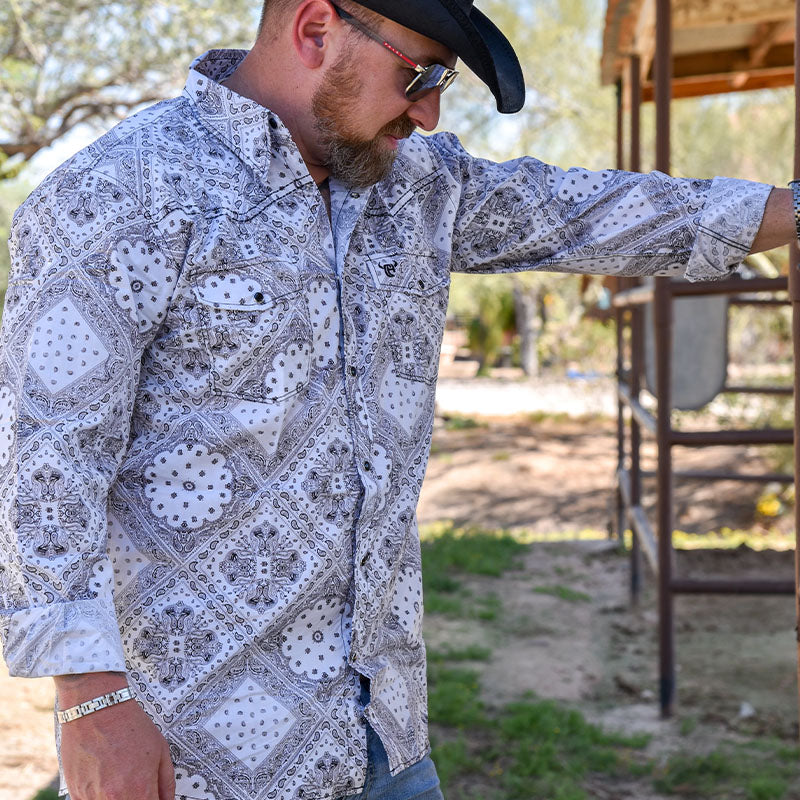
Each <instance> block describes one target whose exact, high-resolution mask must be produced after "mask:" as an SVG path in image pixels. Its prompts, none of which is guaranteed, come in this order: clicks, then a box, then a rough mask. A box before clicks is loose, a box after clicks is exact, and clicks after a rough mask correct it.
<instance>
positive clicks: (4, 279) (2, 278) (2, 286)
mask: <svg viewBox="0 0 800 800" xmlns="http://www.w3.org/2000/svg"><path fill="white" fill-rule="evenodd" d="M29 191H30V187H29V186H28V184H27V183H24V182H22V181H19V180H14V181H11V180H9V181H5V182H4V183H3V189H2V191H0V310H1V309H2V307H3V299H4V298H5V294H6V287H7V286H8V270H9V268H10V256H9V253H8V244H7V240H8V234H9V230H10V228H11V217H12V216H13V214H14V210H15V209H16V208H17V206H18V205H19V204H20V203H21V202H22V201H23V200H24V199H25V197H26V196H27V195H28V192H29ZM0 313H1V312H0Z"/></svg>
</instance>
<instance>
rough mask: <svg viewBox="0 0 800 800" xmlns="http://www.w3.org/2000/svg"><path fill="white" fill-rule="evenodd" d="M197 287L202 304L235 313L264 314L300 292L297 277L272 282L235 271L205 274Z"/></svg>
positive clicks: (276, 277)
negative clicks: (286, 298) (252, 312)
mask: <svg viewBox="0 0 800 800" xmlns="http://www.w3.org/2000/svg"><path fill="white" fill-rule="evenodd" d="M287 277H288V278H289V279H287ZM291 278H294V280H291ZM194 286H195V292H196V294H197V299H198V300H199V301H200V302H201V303H204V304H205V305H209V306H212V307H213V308H227V309H231V310H234V311H259V310H261V311H263V310H264V309H265V308H269V307H270V306H272V305H274V304H275V303H277V302H278V301H279V300H280V299H281V298H283V297H289V296H291V295H293V294H296V293H297V292H298V291H300V285H299V280H298V279H297V276H296V275H292V276H287V275H286V274H275V275H273V276H272V277H271V279H270V278H267V276H265V275H259V274H257V273H256V272H255V271H250V270H248V271H247V272H243V271H241V270H233V269H232V270H225V271H223V270H220V271H216V272H205V273H202V274H200V275H198V276H196V278H195V281H194Z"/></svg>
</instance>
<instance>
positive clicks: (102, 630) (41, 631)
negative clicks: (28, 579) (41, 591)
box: [0, 600, 127, 678]
mask: <svg viewBox="0 0 800 800" xmlns="http://www.w3.org/2000/svg"><path fill="white" fill-rule="evenodd" d="M2 616H3V617H4V619H3V620H2V622H1V623H0V625H1V626H2V629H3V639H4V640H5V645H4V648H3V657H4V658H5V661H6V664H7V666H8V671H9V673H10V674H11V675H12V676H14V677H19V678H42V677H46V676H53V675H68V674H77V673H82V672H125V671H126V669H127V667H126V666H125V655H124V652H123V650H122V640H121V638H120V635H119V625H118V624H117V617H116V614H115V613H114V606H113V604H109V603H108V602H104V601H102V600H75V601H73V602H69V603H54V604H52V605H47V606H36V607H32V608H25V609H21V610H19V611H12V612H10V613H9V612H4V613H3V615H2Z"/></svg>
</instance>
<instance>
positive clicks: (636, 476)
mask: <svg viewBox="0 0 800 800" xmlns="http://www.w3.org/2000/svg"><path fill="white" fill-rule="evenodd" d="M629 70H630V71H629V81H630V100H631V152H630V167H631V171H632V172H639V170H641V168H642V166H641V165H642V146H641V119H642V81H641V59H640V58H639V56H631V59H630V63H629ZM636 282H637V283H638V281H636ZM631 316H632V319H631V387H630V388H631V397H632V398H633V399H634V400H635V401H636V402H637V403H638V402H639V400H640V394H641V377H642V372H643V368H644V314H643V312H642V308H641V306H635V307H634V308H633V310H632V312H631ZM641 449H642V429H641V427H640V425H639V423H638V422H637V420H636V416H635V415H633V414H631V505H632V506H639V505H641V503H642V468H641V459H640V455H641ZM641 591H642V548H641V545H640V542H639V540H638V538H637V537H636V532H635V531H634V533H633V540H632V543H631V599H632V600H633V602H634V603H637V602H638V601H639V596H640V595H641Z"/></svg>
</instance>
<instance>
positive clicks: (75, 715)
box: [56, 686, 133, 723]
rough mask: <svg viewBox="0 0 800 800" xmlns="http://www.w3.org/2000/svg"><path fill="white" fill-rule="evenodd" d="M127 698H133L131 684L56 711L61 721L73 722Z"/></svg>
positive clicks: (122, 701)
mask: <svg viewBox="0 0 800 800" xmlns="http://www.w3.org/2000/svg"><path fill="white" fill-rule="evenodd" d="M126 700H133V690H132V689H131V687H130V686H126V687H125V688H124V689H117V690H116V691H115V692H109V693H108V694H101V695H100V697H94V698H92V699H91V700H87V701H86V702H85V703H81V704H80V705H77V706H72V708H65V709H64V710H63V711H56V717H58V721H59V722H62V723H63V722H72V721H73V720H75V719H80V718H81V717H85V716H86V715H87V714H93V713H94V712H95V711H99V710H100V709H101V708H108V707H109V706H115V705H117V703H124V702H125V701H126Z"/></svg>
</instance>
